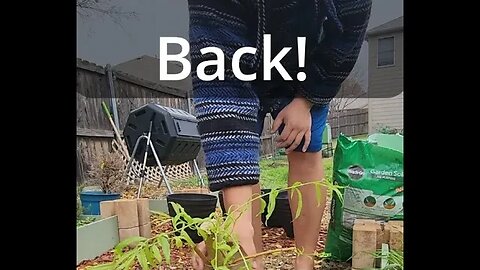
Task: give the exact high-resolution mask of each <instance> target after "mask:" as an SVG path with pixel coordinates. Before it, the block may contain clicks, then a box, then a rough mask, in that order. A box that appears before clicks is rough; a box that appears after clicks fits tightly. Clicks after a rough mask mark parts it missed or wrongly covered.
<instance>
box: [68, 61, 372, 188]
mask: <svg viewBox="0 0 480 270" xmlns="http://www.w3.org/2000/svg"><path fill="white" fill-rule="evenodd" d="M76 90H77V180H78V181H80V182H83V181H84V180H85V179H86V171H87V170H88V169H89V167H90V166H91V165H92V162H93V160H94V159H93V158H94V155H95V154H100V153H106V152H111V151H112V140H113V138H114V132H113V128H112V126H111V124H110V122H109V120H108V118H107V117H106V115H105V113H104V111H103V110H102V102H105V103H106V104H107V105H108V106H109V109H110V111H112V113H113V118H114V119H115V121H116V122H117V123H118V126H119V130H120V132H122V130H123V127H124V126H125V123H126V121H127V118H128V115H129V113H130V111H132V110H133V109H136V108H138V107H140V106H142V105H145V104H147V103H150V102H154V103H157V104H160V105H164V106H167V107H172V108H178V109H182V110H185V111H187V112H191V113H193V105H192V102H191V101H190V99H189V98H188V95H187V90H180V89H176V88H172V87H169V86H165V85H159V84H155V83H151V82H148V81H145V80H142V79H139V78H137V77H133V76H132V75H129V74H125V73H121V72H117V71H112V70H110V69H109V67H108V66H107V67H105V68H104V67H102V66H98V65H96V64H94V63H90V62H87V61H83V60H80V59H77V86H76ZM272 122H273V119H272V117H271V116H270V114H268V115H267V117H266V118H265V123H264V130H263V132H262V135H261V155H262V156H270V155H272V154H274V152H275V151H276V150H277V149H276V148H275V142H274V140H275V137H276V136H275V135H272V134H270V127H271V125H272ZM328 122H329V123H330V126H331V128H332V136H333V137H337V136H338V134H339V132H343V133H344V134H346V135H349V136H352V135H358V134H366V133H368V111H367V109H355V110H347V111H343V112H341V113H336V112H330V114H329V118H328ZM204 159H205V158H204V154H203V151H202V150H200V153H199V155H198V156H197V161H198V165H199V167H200V169H201V170H203V169H204V168H205V161H204Z"/></svg>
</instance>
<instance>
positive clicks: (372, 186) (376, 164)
mask: <svg viewBox="0 0 480 270" xmlns="http://www.w3.org/2000/svg"><path fill="white" fill-rule="evenodd" d="M391 136H396V135H391ZM333 180H334V182H335V183H336V184H338V185H341V186H343V187H345V188H344V189H342V193H343V198H344V202H343V204H342V203H341V202H340V201H339V199H338V196H336V195H335V194H334V195H333V198H332V204H331V214H332V217H331V219H330V224H329V228H328V233H327V241H326V246H325V252H326V253H330V255H331V257H330V258H331V259H332V260H337V261H347V260H349V259H350V258H351V256H352V229H353V223H354V221H355V219H357V218H364V219H375V220H384V221H386V220H403V152H400V151H398V150H394V149H391V148H387V147H382V146H379V145H377V144H375V143H372V142H369V141H366V140H353V139H350V138H348V137H345V136H344V135H340V137H339V138H338V140H337V147H336V149H335V155H334V159H333Z"/></svg>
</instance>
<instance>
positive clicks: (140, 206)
mask: <svg viewBox="0 0 480 270" xmlns="http://www.w3.org/2000/svg"><path fill="white" fill-rule="evenodd" d="M137 212H138V225H139V226H142V225H145V224H147V223H150V208H149V201H148V199H147V198H141V199H137Z"/></svg>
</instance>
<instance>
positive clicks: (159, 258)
mask: <svg viewBox="0 0 480 270" xmlns="http://www.w3.org/2000/svg"><path fill="white" fill-rule="evenodd" d="M152 253H153V256H154V257H155V259H156V260H157V262H158V264H161V263H162V255H161V254H160V250H159V249H158V247H157V245H155V244H153V245H152Z"/></svg>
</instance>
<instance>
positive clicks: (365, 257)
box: [352, 219, 403, 270]
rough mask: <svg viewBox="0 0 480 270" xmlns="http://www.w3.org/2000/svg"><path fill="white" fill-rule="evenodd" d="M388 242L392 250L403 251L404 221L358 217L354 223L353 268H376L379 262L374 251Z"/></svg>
mask: <svg viewBox="0 0 480 270" xmlns="http://www.w3.org/2000/svg"><path fill="white" fill-rule="evenodd" d="M382 244H388V245H389V249H390V250H396V251H403V221H389V222H387V223H383V222H380V221H375V220H370V219H356V220H355V223H354V225H353V243H352V253H353V256H352V269H353V270H355V269H365V268H374V267H375V266H376V265H377V264H378V263H379V262H378V261H376V260H375V256H374V253H376V252H377V251H378V250H381V249H382Z"/></svg>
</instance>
